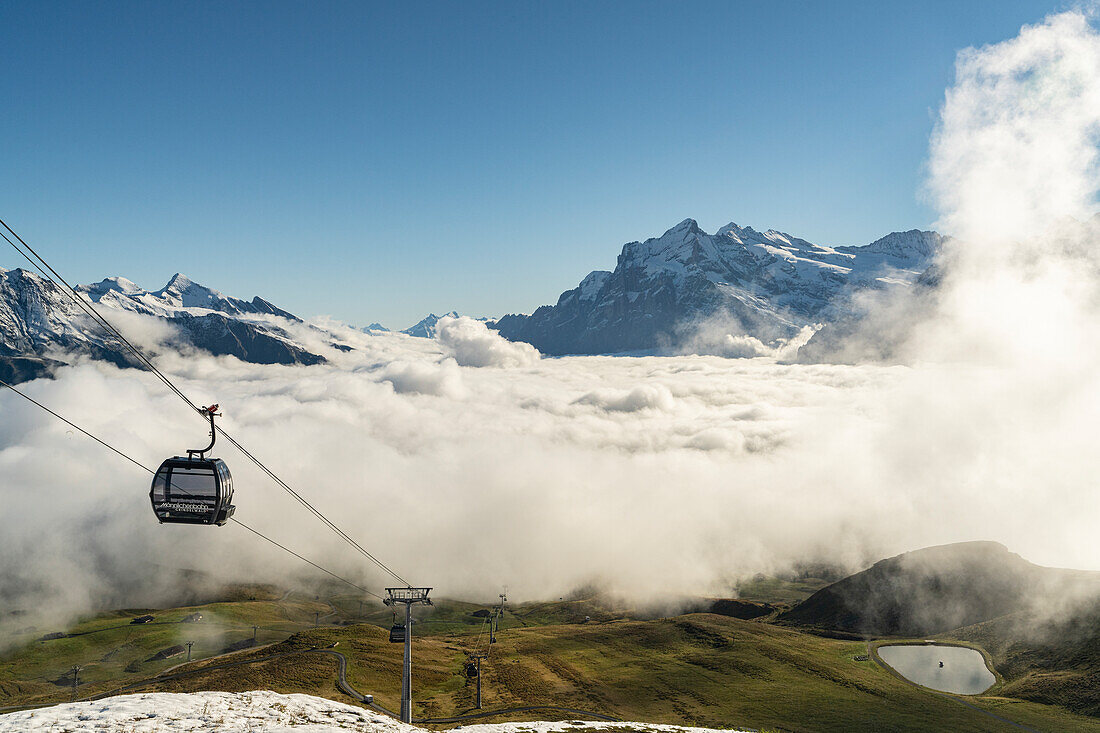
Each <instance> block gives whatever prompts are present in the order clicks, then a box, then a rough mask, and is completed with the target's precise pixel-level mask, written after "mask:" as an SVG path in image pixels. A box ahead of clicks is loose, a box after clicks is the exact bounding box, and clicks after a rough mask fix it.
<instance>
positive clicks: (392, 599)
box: [382, 586, 432, 723]
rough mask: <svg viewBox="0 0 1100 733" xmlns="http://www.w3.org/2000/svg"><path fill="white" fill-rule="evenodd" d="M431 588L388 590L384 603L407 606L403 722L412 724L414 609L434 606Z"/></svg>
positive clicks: (402, 696) (403, 670)
mask: <svg viewBox="0 0 1100 733" xmlns="http://www.w3.org/2000/svg"><path fill="white" fill-rule="evenodd" d="M431 590H432V589H431V588H413V587H412V586H407V587H404V588H386V595H387V598H385V599H384V600H383V601H382V602H383V603H385V604H386V605H387V606H397V605H404V606H405V660H404V664H403V665H402V667H401V722H403V723H412V607H413V604H415V603H423V604H424V605H426V606H430V605H432V601H431V599H430V598H428V594H429V593H431Z"/></svg>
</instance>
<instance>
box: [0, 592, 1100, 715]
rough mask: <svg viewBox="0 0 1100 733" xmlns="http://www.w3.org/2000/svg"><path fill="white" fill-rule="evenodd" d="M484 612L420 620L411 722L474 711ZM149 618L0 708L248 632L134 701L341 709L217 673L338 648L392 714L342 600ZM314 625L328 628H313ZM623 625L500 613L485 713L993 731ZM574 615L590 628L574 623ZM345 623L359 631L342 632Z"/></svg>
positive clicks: (774, 640) (379, 619)
mask: <svg viewBox="0 0 1100 733" xmlns="http://www.w3.org/2000/svg"><path fill="white" fill-rule="evenodd" d="M483 608H485V606H482V605H479V604H472V603H463V602H457V601H446V600H444V601H440V602H439V603H438V604H437V605H436V606H434V607H432V608H431V609H430V613H429V614H427V615H425V616H424V617H422V620H421V622H420V623H418V624H417V627H416V630H417V639H416V643H415V647H414V657H415V669H414V689H415V695H414V703H415V714H416V715H417V716H418V717H442V716H450V715H456V714H463V713H467V712H470V711H471V709H472V706H473V699H474V697H473V695H474V693H473V686H472V685H468V684H467V682H466V680H465V679H464V678H463V677H462V675H461V669H462V662H463V660H464V659H465V657H466V654H467V653H468V652H469V651H471V650H472V649H473V648H474V646H475V645H476V644H477V643H478V639H479V636H480V639H481V643H482V648H484V645H485V641H486V637H485V636H484V635H483V634H484V628H485V625H484V621H483V619H481V618H478V617H475V616H473V613H474V611H478V610H480V609H483ZM426 610H427V609H426ZM196 611H197V612H201V613H202V614H203V620H202V621H201V622H199V623H193V624H188V623H179V622H181V621H182V620H183V618H185V617H186V616H188V615H189V614H191V613H193V612H196ZM153 613H154V614H155V615H156V616H157V619H156V621H157V622H158V623H156V624H149V625H142V626H131V625H130V624H129V619H130V617H131V615H130V614H126V613H122V612H116V613H110V614H101V615H99V616H97V617H95V618H93V619H88V620H86V621H83V622H81V623H79V624H77V625H76V626H75V627H74V628H73V629H71V630H70V632H71V634H72V635H71V636H68V637H66V638H63V639H56V640H52V641H31V642H29V643H25V644H23V645H21V646H19V647H18V648H16V649H13V650H11V651H9V652H7V653H5V654H3V655H0V706H3V705H8V704H14V703H28V702H35V701H61V700H67V699H68V696H69V688H68V687H67V686H65V685H66V683H67V682H68V681H69V680H67V679H66V674H65V673H66V672H67V670H68V668H69V667H71V665H72V664H81V665H84V671H82V672H81V682H82V684H81V688H80V694H81V696H87V695H91V694H95V693H105V692H109V691H111V690H114V689H117V688H118V687H120V686H122V685H124V684H129V683H135V682H140V681H143V680H148V679H149V678H150V677H152V676H153V675H155V674H157V673H159V672H161V671H163V670H165V669H168V668H170V667H175V666H178V665H180V663H181V661H183V658H181V657H176V658H173V659H165V660H156V661H151V660H150V658H151V657H152V656H153V655H155V654H156V652H157V651H160V650H162V649H164V648H167V647H169V646H172V645H174V644H179V643H181V642H182V641H184V640H194V641H196V644H195V648H194V654H195V656H196V657H210V656H212V655H216V654H218V653H219V652H221V651H222V650H223V649H224V648H225V647H226V646H227V645H229V644H231V643H234V642H239V641H241V640H245V639H249V638H251V635H252V628H251V627H252V625H257V626H259V627H260V629H259V630H258V632H257V641H258V643H259V644H262V645H264V646H263V647H262V648H256V649H250V650H246V651H243V652H239V653H236V654H233V655H231V656H228V657H222V658H216V659H208V660H206V661H197V662H194V663H192V664H188V665H183V667H182V669H185V670H188V671H190V670H197V671H198V673H197V674H194V675H189V676H186V677H182V678H179V679H174V680H169V681H160V682H153V683H151V684H148V685H147V686H145V687H143V688H141V689H144V690H161V691H170V692H184V691H195V690H210V689H214V690H226V691H244V690H252V689H271V690H275V691H278V692H304V693H309V694H315V695H322V696H326V697H331V698H333V699H337V700H342V701H345V702H350V700H349V699H348V698H347V697H346V696H344V695H343V694H342V693H340V691H339V690H338V689H337V687H336V659H335V658H333V657H329V656H324V655H320V654H313V653H307V654H297V653H296V654H294V655H292V656H287V657H281V658H278V659H271V660H268V661H261V662H256V663H249V664H243V665H237V666H233V667H228V668H220V667H219V665H222V664H225V663H227V662H230V661H247V660H250V659H257V658H260V657H265V656H270V655H272V654H281V653H284V652H302V651H304V650H308V649H311V648H313V647H325V646H328V645H329V644H332V643H338V646H337V647H336V650H337V651H339V652H341V653H343V654H345V655H346V656H347V658H348V679H349V682H351V684H352V685H353V686H354V687H356V688H357V689H359V690H361V691H363V692H365V693H369V694H373V695H375V697H376V699H377V701H378V702H379V703H381V704H383V705H385V706H386V707H389V708H390V709H396V708H397V707H398V705H399V703H398V700H399V692H400V690H399V687H400V659H401V646H400V645H397V644H390V643H388V639H387V632H386V629H385V628H384V627H385V626H388V625H389V623H390V621H391V618H392V616H391V614H390V613H389V612H388V611H387V610H386V609H384V608H378V607H376V606H371V605H364V607H363V614H362V615H360V609H359V603H358V599H355V598H350V597H340V596H337V597H326V598H317V597H315V596H302V595H290V596H287V597H285V598H279V599H275V600H271V599H267V600H252V601H248V600H237V601H232V602H225V603H210V604H205V605H201V606H187V607H182V608H178V609H171V610H167V611H155V612H153ZM315 614H316V615H317V616H319V617H320V618H321V622H322V624H325V623H326V622H327V623H328V624H329V625H322V626H321V627H320V628H312V627H313V619H314V618H315ZM631 615H632V613H631V612H630V611H629V610H623V609H620V608H613V607H609V606H608V605H607V604H603V603H600V602H598V601H595V600H592V599H588V600H571V601H561V602H556V603H534V604H524V605H521V606H513V607H510V608H509V611H508V612H507V613H506V615H505V617H504V623H503V624H502V626H503V629H502V631H501V633H500V634H499V636H498V643H497V644H494V645H493V646H492V648H491V657H490V659H489V660H488V662H487V663H486V664H485V666H484V667H483V670H484V700H485V705H484V707H485V709H487V710H491V709H494V708H507V707H518V706H525V705H554V706H563V707H575V708H580V709H587V710H592V711H594V712H601V713H606V714H609V715H614V716H616V717H620V718H623V719H634V720H638V719H641V720H647V721H653V722H665V723H677V724H695V725H706V726H712V727H730V726H735V725H736V726H747V727H752V728H758V729H764V730H782V731H825V730H851V731H883V730H895V731H908V730H913V731H915V730H929V729H944V730H972V731H999V730H1005V729H1006V726H1005V725H1004V724H1003V723H999V722H997V721H996V720H993V719H991V718H988V717H986V716H983V715H982V714H981V713H979V712H977V711H975V710H972V709H969V708H967V707H965V706H963V705H960V704H959V703H958V702H955V701H953V700H950V699H945V698H943V697H938V696H935V695H931V694H929V693H927V692H926V691H922V690H918V689H916V688H914V687H912V686H910V685H908V684H906V683H904V682H902V681H901V680H898V679H896V678H895V677H894V676H892V675H891V674H889V673H888V672H886V671H885V670H883V669H881V668H880V667H878V666H877V665H876V664H875V663H874V662H873V661H857V657H859V656H861V655H863V654H865V652H866V649H865V645H864V644H862V643H861V642H848V641H838V640H834V639H826V638H821V637H817V636H812V635H809V634H804V633H800V632H798V631H796V630H791V629H786V628H780V627H776V626H772V625H769V624H764V623H760V622H757V621H744V620H739V619H735V618H730V617H725V616H719V615H713V614H702V613H700V614H688V615H683V616H675V617H671V618H657V619H639V618H629V616H631ZM586 616H588V617H590V618H591V621H590V622H589V623H584V618H585V617H586ZM359 621H366V622H365V623H354V622H359ZM977 702H978V704H979V705H981V706H983V707H985V708H988V709H990V710H995V711H999V714H1002V715H1005V716H1006V717H1009V718H1011V719H1014V720H1018V721H1020V722H1024V723H1027V724H1029V725H1032V726H1033V727H1036V728H1038V729H1039V730H1051V731H1054V730H1070V729H1072V730H1086V731H1087V730H1095V731H1098V732H1100V721H1098V720H1096V719H1093V718H1084V717H1079V716H1074V715H1071V714H1069V713H1067V712H1066V711H1064V710H1063V709H1061V708H1058V707H1055V706H1051V705H1038V704H1035V703H1025V702H1020V701H1018V700H1014V699H1011V698H1006V697H1003V696H996V697H988V698H982V699H979V700H978V701H977ZM511 717H512V718H513V719H522V717H523V716H511ZM546 717H547V714H546V713H537V714H535V715H532V716H528V718H529V719H533V718H546Z"/></svg>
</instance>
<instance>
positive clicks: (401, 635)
mask: <svg viewBox="0 0 1100 733" xmlns="http://www.w3.org/2000/svg"><path fill="white" fill-rule="evenodd" d="M390 643H391V644H404V643H405V627H404V625H402V624H394V625H393V626H391V627H390Z"/></svg>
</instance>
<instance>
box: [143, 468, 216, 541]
mask: <svg viewBox="0 0 1100 733" xmlns="http://www.w3.org/2000/svg"><path fill="white" fill-rule="evenodd" d="M149 498H150V500H151V501H152V502H153V512H154V513H155V514H156V515H157V520H158V521H160V522H161V523H164V524H215V525H218V526H221V525H223V524H225V523H226V522H228V521H229V518H230V517H232V516H233V512H234V511H236V507H235V506H233V503H232V502H233V477H232V476H231V475H230V473H229V467H228V466H226V465H225V461H223V460H221V459H220V458H191V457H188V458H181V457H179V456H176V457H175V458H169V459H168V460H166V461H165V462H164V463H162V464H160V468H159V469H157V472H156V475H154V476H153V486H152V488H151V489H150V490H149Z"/></svg>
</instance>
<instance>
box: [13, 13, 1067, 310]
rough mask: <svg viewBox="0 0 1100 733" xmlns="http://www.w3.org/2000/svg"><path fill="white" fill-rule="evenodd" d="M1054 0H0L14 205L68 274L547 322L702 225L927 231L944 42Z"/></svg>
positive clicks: (833, 238)
mask: <svg viewBox="0 0 1100 733" xmlns="http://www.w3.org/2000/svg"><path fill="white" fill-rule="evenodd" d="M1063 6H1064V4H1063V3H1053V2H1032V1H1027V0H997V2H965V1H960V0H955V1H954V2H911V1H909V2H821V3H808V2H775V3H761V2H722V3H718V2H713V3H712V2H697V3H673V2H667V3H647V2H621V3H602V2H570V3H566V2H540V3H533V2H532V3H524V2H519V3H478V2H463V3H453V2H450V3H438V4H435V3H408V4H401V3H392V4H389V5H374V4H369V3H319V2H318V3H306V2H294V3H277V2H276V3H215V2H201V3H189V2H173V3H148V2H136V3H110V4H108V3H101V2H69V3H52V2H41V1H34V2H6V3H4V4H2V5H0V94H2V95H3V98H4V100H5V102H6V104H5V110H4V113H3V114H2V115H0V166H2V167H0V171H2V173H0V218H3V219H5V220H6V221H7V222H8V223H9V224H11V225H12V226H13V227H14V228H15V229H16V231H19V232H20V233H21V234H22V235H23V236H24V238H25V239H27V240H28V241H29V242H30V243H31V244H32V245H38V246H40V247H41V249H42V251H43V252H44V253H46V254H47V257H49V258H52V260H53V261H54V264H55V266H57V267H59V269H60V270H61V272H62V273H63V274H65V275H66V276H67V277H69V279H70V281H73V280H75V281H79V282H91V281H95V280H99V279H101V278H102V277H105V276H108V275H116V274H120V275H125V276H127V277H129V278H130V279H132V280H135V281H136V282H138V283H139V284H141V285H143V286H145V287H150V288H157V287H160V286H162V285H163V284H164V282H166V281H167V280H168V278H169V277H170V276H171V275H172V274H173V273H174V272H177V271H182V272H184V273H186V274H188V275H189V276H190V277H191V278H192V279H194V280H196V281H198V282H201V283H203V284H206V285H209V286H211V287H215V288H217V289H219V290H222V291H224V292H226V293H229V294H232V295H236V296H239V297H249V298H250V297H251V296H252V295H256V294H259V295H262V296H263V297H265V298H267V299H268V300H271V301H273V302H275V303H277V304H278V305H280V306H282V307H285V308H288V309H289V310H292V311H294V312H296V313H298V314H300V315H303V316H312V315H317V314H329V315H333V316H335V317H337V318H340V319H342V320H346V321H348V322H350V323H353V324H358V325H365V324H367V323H369V322H370V321H376V320H377V321H381V322H382V323H385V324H386V325H389V326H391V327H405V326H407V325H409V324H411V323H412V322H414V321H416V320H417V319H419V318H420V317H421V316H422V315H423V314H425V313H427V312H428V311H435V312H437V313H438V312H442V311H445V310H449V309H451V308H455V309H458V310H459V311H460V312H463V313H468V314H470V315H500V314H503V313H506V312H515V311H530V310H532V309H534V308H535V307H537V306H538V305H540V304H543V303H552V302H554V301H555V300H556V299H557V296H558V294H559V293H560V292H561V291H562V290H565V289H568V288H570V287H573V286H574V285H575V284H576V283H577V282H578V281H579V280H580V279H581V278H582V277H583V276H584V275H585V274H586V273H588V272H589V271H590V270H593V269H611V268H612V267H614V264H615V258H616V255H617V254H618V252H619V249H620V247H621V245H622V244H623V243H624V242H628V241H631V240H635V239H644V238H646V237H649V236H657V235H659V234H661V233H662V232H663V231H664V230H665V229H667V228H669V227H671V226H673V225H674V224H676V223H677V222H679V221H681V220H682V219H684V218H686V217H692V218H694V219H696V220H698V221H699V223H700V225H701V226H702V227H703V228H704V229H707V230H708V231H713V230H714V229H715V228H716V227H718V226H721V225H723V224H725V223H727V222H728V221H731V220H732V221H735V222H737V223H738V224H741V225H751V226H754V227H756V228H759V229H767V228H775V229H781V230H783V231H787V232H790V233H792V234H796V235H798V236H801V237H804V238H807V239H810V240H811V241H815V242H819V243H822V244H834V245H835V244H865V243H867V242H870V241H872V240H873V239H875V238H877V237H879V236H882V235H883V234H886V233H888V232H890V231H893V230H898V229H910V228H914V227H920V228H926V227H929V226H930V225H931V224H932V223H933V222H934V220H935V214H934V212H933V211H931V210H930V209H929V208H928V207H927V206H926V205H924V204H923V203H922V202H921V200H920V186H921V177H922V165H923V162H924V158H925V155H926V148H927V141H928V135H929V133H930V132H931V130H932V126H933V123H934V119H935V114H936V110H937V109H938V106H939V104H940V101H941V100H942V97H943V92H944V89H945V88H946V86H947V85H949V84H950V82H951V79H952V75H953V64H954V56H955V53H956V51H957V50H959V49H960V48H964V47H966V46H970V45H981V44H985V43H991V42H996V41H999V40H1003V39H1005V38H1009V37H1011V36H1014V35H1015V34H1016V33H1017V32H1018V30H1019V28H1020V26H1021V25H1022V24H1024V23H1032V22H1036V21H1038V20H1040V19H1041V18H1042V17H1043V16H1045V15H1046V14H1048V13H1050V12H1053V11H1057V10H1059V9H1061V8H1062V7H1063ZM4 246H5V247H6V246H7V245H6V244H5V245H4ZM21 264H22V260H20V259H19V257H18V255H16V254H15V253H14V252H12V251H11V250H10V249H9V250H8V252H7V253H6V254H4V253H0V267H9V268H10V267H18V266H20V265H21Z"/></svg>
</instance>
